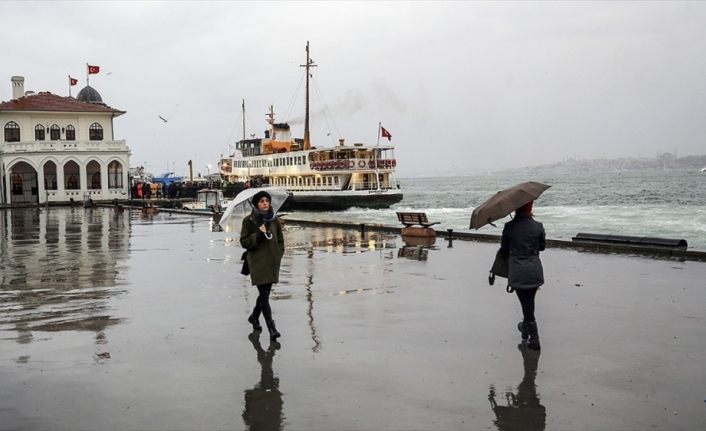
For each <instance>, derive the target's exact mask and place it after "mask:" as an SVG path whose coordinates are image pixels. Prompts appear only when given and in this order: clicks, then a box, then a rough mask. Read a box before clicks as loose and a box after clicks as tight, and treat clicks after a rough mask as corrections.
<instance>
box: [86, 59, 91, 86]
mask: <svg viewBox="0 0 706 431" xmlns="http://www.w3.org/2000/svg"><path fill="white" fill-rule="evenodd" d="M90 77H91V71H90V69H89V68H88V63H86V87H89V86H90V85H91V82H90Z"/></svg>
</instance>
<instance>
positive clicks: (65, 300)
mask: <svg viewBox="0 0 706 431" xmlns="http://www.w3.org/2000/svg"><path fill="white" fill-rule="evenodd" d="M0 236H1V237H2V245H3V247H2V249H1V250H0V257H1V258H0V274H1V275H0V310H2V312H3V313H2V316H1V317H0V329H1V330H8V329H11V330H15V331H16V332H17V337H16V338H15V341H17V342H18V343H29V342H31V341H32V339H33V332H35V331H66V330H84V331H94V332H100V331H102V330H104V329H105V328H106V327H108V326H111V325H115V324H117V323H120V322H121V320H122V319H121V318H120V317H114V316H111V309H110V306H109V304H108V301H109V299H110V298H111V297H114V296H117V295H120V294H122V293H124V290H123V289H122V288H120V285H121V284H124V282H123V280H122V279H121V278H120V271H121V266H122V265H123V263H124V261H125V260H126V258H127V255H128V252H129V243H130V219H129V213H124V214H115V213H114V212H113V211H112V210H109V209H106V208H93V209H90V208H89V209H84V208H71V209H49V210H47V209H35V208H32V209H16V210H12V211H3V212H2V213H0Z"/></svg>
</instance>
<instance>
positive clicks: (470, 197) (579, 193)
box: [291, 169, 706, 250]
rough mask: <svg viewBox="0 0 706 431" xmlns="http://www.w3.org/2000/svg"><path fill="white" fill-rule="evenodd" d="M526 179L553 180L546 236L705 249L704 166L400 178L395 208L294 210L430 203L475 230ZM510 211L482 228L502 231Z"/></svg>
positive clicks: (358, 217) (363, 212) (370, 219)
mask: <svg viewBox="0 0 706 431" xmlns="http://www.w3.org/2000/svg"><path fill="white" fill-rule="evenodd" d="M523 181H539V182H542V183H545V184H549V185H551V188H550V189H548V190H547V191H546V192H544V194H543V195H542V196H541V197H540V198H539V199H538V200H537V201H536V202H535V205H534V215H535V218H536V219H537V220H538V221H541V222H542V223H543V224H544V228H545V230H546V232H547V237H548V238H553V239H566V240H570V239H571V237H573V236H575V235H576V234H577V233H579V232H584V233H604V234H614V235H632V236H647V237H660V238H679V239H682V238H683V239H686V240H687V242H688V244H689V249H690V250H691V249H693V250H706V173H701V172H699V171H698V170H692V171H687V170H644V171H619V172H616V171H612V172H585V173H583V172H561V171H559V170H547V171H542V170H538V169H535V170H532V171H514V172H505V173H489V174H484V175H471V176H456V177H419V178H399V183H400V187H401V190H402V192H403V193H404V199H403V200H402V202H400V203H398V204H396V205H393V206H392V207H391V208H389V209H365V208H350V209H348V210H346V211H326V212H317V211H292V213H291V214H292V215H291V216H292V218H298V219H309V220H321V221H324V220H325V221H339V222H353V223H376V224H389V225H396V224H399V222H398V221H397V216H396V214H395V213H396V212H397V211H424V212H426V214H427V216H428V218H429V220H430V221H438V222H439V224H438V225H436V226H435V227H436V228H437V229H453V230H454V231H464V232H465V231H471V230H470V229H469V224H470V218H471V212H472V211H473V208H475V207H476V206H478V205H480V204H481V203H482V202H483V201H485V200H486V199H488V198H489V197H491V196H492V195H493V194H494V193H496V192H497V191H499V190H502V189H505V188H508V187H511V186H513V185H515V184H517V183H520V182H523ZM508 220H510V218H509V217H508V218H506V219H504V220H499V221H498V222H497V223H496V226H490V225H488V226H484V227H482V228H481V229H479V230H478V232H479V233H487V234H498V235H499V234H501V233H502V226H503V223H504V222H505V221H508Z"/></svg>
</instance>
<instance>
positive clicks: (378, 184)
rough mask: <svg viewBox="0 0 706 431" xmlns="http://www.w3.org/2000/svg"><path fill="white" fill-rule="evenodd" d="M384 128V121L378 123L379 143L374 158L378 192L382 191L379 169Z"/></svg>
mask: <svg viewBox="0 0 706 431" xmlns="http://www.w3.org/2000/svg"><path fill="white" fill-rule="evenodd" d="M381 127H382V121H378V143H377V148H376V149H375V152H374V154H375V157H374V158H373V159H374V160H375V184H377V186H378V189H377V191H380V170H379V169H378V151H379V150H380V130H381Z"/></svg>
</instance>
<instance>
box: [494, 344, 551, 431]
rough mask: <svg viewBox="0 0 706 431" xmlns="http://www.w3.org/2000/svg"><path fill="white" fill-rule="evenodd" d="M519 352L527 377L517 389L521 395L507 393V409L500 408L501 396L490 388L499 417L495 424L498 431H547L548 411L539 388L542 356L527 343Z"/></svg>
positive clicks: (495, 411)
mask: <svg viewBox="0 0 706 431" xmlns="http://www.w3.org/2000/svg"><path fill="white" fill-rule="evenodd" d="M517 348H518V349H519V351H520V352H521V353H522V364H523V368H524V376H523V377H522V381H521V382H520V384H519V385H517V393H514V392H512V391H507V392H505V395H504V398H505V405H498V403H497V402H496V399H495V398H496V397H497V396H498V394H497V392H496V389H495V386H491V387H490V393H489V394H488V400H489V401H490V407H491V408H492V409H493V413H495V420H494V421H493V422H494V424H495V426H496V427H497V429H498V431H514V430H525V431H543V430H544V427H545V424H546V420H547V411H546V409H545V408H544V406H543V405H542V404H540V403H539V394H537V385H536V384H535V379H536V378H537V364H538V362H539V352H538V351H533V350H530V349H528V348H527V345H526V344H525V343H522V344H520V345H519V346H517ZM501 397H502V395H501ZM501 403H502V401H501Z"/></svg>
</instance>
